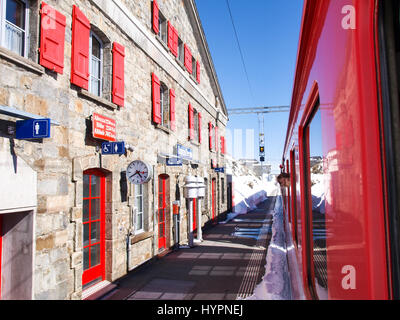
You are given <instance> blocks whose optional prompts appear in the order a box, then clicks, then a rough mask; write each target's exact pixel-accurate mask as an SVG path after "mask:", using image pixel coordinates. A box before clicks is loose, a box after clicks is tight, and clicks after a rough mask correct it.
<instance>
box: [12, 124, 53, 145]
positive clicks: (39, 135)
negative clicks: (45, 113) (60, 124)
mask: <svg viewBox="0 0 400 320" xmlns="http://www.w3.org/2000/svg"><path fill="white" fill-rule="evenodd" d="M50 129H51V120H50V119H40V120H33V119H32V120H19V121H17V122H16V138H17V139H21V140H24V139H45V138H50V136H51V132H50V131H51V130H50Z"/></svg>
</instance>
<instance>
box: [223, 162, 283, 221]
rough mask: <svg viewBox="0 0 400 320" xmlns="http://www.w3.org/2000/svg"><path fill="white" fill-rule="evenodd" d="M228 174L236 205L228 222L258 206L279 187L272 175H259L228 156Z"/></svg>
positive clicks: (276, 191)
mask: <svg viewBox="0 0 400 320" xmlns="http://www.w3.org/2000/svg"><path fill="white" fill-rule="evenodd" d="M226 162H227V174H228V175H230V176H231V177H232V183H233V189H234V190H233V192H234V194H233V201H234V206H233V209H232V212H231V213H228V216H227V220H226V221H224V222H222V223H226V222H228V221H229V220H232V219H233V218H234V217H236V216H237V215H239V214H246V213H248V212H250V211H252V210H255V209H256V208H257V205H259V204H260V203H261V202H263V201H265V200H266V199H267V197H269V196H273V195H276V194H277V193H278V190H279V187H278V185H277V183H276V182H275V179H274V177H273V176H272V175H264V176H263V177H259V176H257V175H255V173H254V172H253V171H252V170H251V169H250V168H248V167H246V166H244V165H242V164H240V163H239V162H237V161H235V160H233V159H231V158H229V157H227V159H226Z"/></svg>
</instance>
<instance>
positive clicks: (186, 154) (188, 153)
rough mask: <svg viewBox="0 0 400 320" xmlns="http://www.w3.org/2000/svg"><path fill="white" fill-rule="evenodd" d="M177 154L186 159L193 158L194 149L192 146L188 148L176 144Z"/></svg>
mask: <svg viewBox="0 0 400 320" xmlns="http://www.w3.org/2000/svg"><path fill="white" fill-rule="evenodd" d="M176 155H177V157H178V158H182V159H185V160H193V151H192V149H190V148H186V147H184V146H182V145H180V144H177V145H176Z"/></svg>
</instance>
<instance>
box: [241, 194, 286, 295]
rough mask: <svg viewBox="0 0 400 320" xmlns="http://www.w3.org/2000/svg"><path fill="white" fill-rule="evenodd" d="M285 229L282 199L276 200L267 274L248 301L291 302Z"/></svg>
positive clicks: (279, 197)
mask: <svg viewBox="0 0 400 320" xmlns="http://www.w3.org/2000/svg"><path fill="white" fill-rule="evenodd" d="M286 256H287V250H286V240H285V231H284V227H283V207H282V197H281V196H280V195H279V196H277V198H276V203H275V209H274V213H273V224H272V238H271V242H270V245H269V247H268V252H267V258H266V260H267V263H266V266H265V269H266V273H265V275H264V277H263V278H262V281H261V283H260V284H258V285H257V286H256V288H255V290H254V293H253V295H252V296H250V297H248V298H247V299H246V300H290V299H291V289H290V279H289V269H288V263H287V258H286Z"/></svg>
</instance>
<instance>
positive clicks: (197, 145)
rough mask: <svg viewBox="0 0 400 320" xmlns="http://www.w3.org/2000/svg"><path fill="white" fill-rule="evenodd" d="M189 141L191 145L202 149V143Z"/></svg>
mask: <svg viewBox="0 0 400 320" xmlns="http://www.w3.org/2000/svg"><path fill="white" fill-rule="evenodd" d="M189 141H190V143H191V144H193V145H194V146H196V147H200V146H201V143H200V142H197V141H194V140H189Z"/></svg>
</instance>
